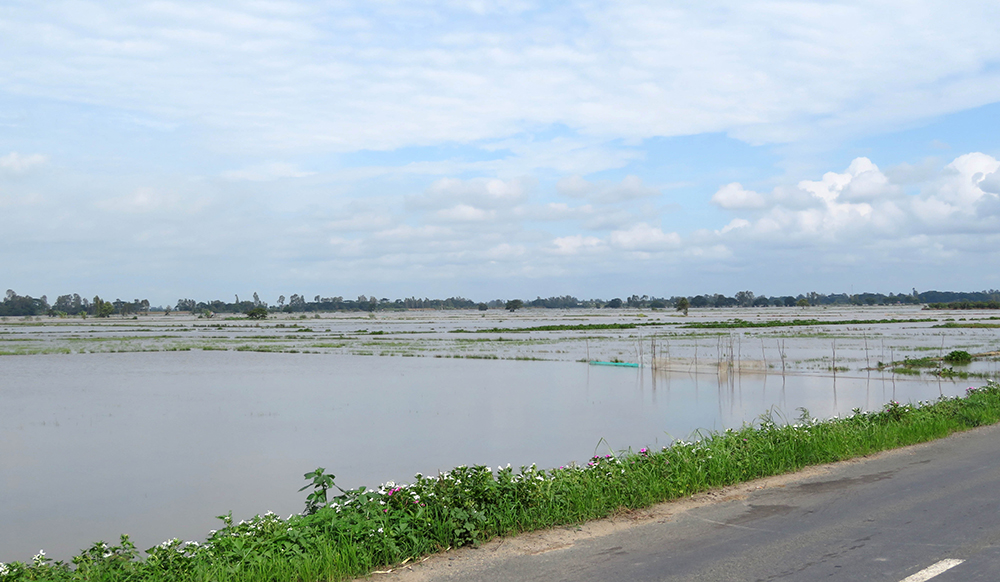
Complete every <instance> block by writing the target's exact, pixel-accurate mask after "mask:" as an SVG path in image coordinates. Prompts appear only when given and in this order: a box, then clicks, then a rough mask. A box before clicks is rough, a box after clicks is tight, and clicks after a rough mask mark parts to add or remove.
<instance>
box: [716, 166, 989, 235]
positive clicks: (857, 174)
mask: <svg viewBox="0 0 1000 582" xmlns="http://www.w3.org/2000/svg"><path fill="white" fill-rule="evenodd" d="M998 169H1000V162H998V161H997V160H996V159H995V158H993V157H992V156H989V155H987V154H983V153H979V152H973V153H969V154H965V155H962V156H959V157H957V158H955V160H953V161H952V162H951V163H949V164H948V165H946V166H945V167H944V168H943V169H941V170H939V171H938V173H937V175H935V176H931V177H930V179H927V180H925V181H924V182H923V183H922V184H921V191H920V193H919V194H917V195H905V194H904V193H903V191H902V188H901V186H900V185H898V184H894V183H892V181H891V180H890V179H889V178H888V177H887V176H886V175H885V174H883V173H882V172H880V171H879V169H878V167H877V166H876V165H875V164H874V163H873V162H872V161H871V160H869V159H868V158H857V159H855V160H854V161H852V162H851V164H850V165H849V166H848V168H847V169H846V170H845V171H844V172H827V173H825V174H824V175H823V176H822V178H821V179H819V180H802V181H800V182H799V183H798V184H797V186H796V187H795V188H794V189H792V188H788V187H787V186H784V187H779V188H776V189H775V194H774V195H772V200H773V206H772V207H771V208H769V209H767V210H766V211H765V212H764V213H763V214H761V215H759V216H757V217H756V218H750V217H747V218H743V217H741V218H737V219H734V220H733V221H732V222H730V223H729V224H728V225H726V226H724V227H723V228H722V229H720V230H718V231H716V234H717V235H718V236H720V237H723V238H726V237H731V236H736V235H739V236H741V237H746V236H750V237H751V238H753V239H755V240H758V241H760V242H762V243H766V244H768V245H769V246H782V245H789V246H791V245H795V244H803V243H805V244H810V245H816V244H819V245H823V244H829V243H831V242H839V243H843V244H848V245H851V246H858V245H865V244H874V242H875V241H886V240H890V239H898V238H900V237H907V236H910V237H913V236H940V235H944V234H953V235H958V234H961V233H969V232H985V231H990V230H991V229H993V230H995V229H997V228H1000V214H998V211H1000V196H998V195H997V193H994V192H991V191H990V190H991V188H993V187H994V186H993V185H994V178H993V176H995V175H996V173H997V171H998ZM730 186H732V185H730ZM726 188H729V186H727V187H724V188H723V189H720V192H723V191H724V190H725V189H726ZM793 190H797V191H798V194H797V195H795V194H792V191H793ZM779 191H780V192H781V194H780V195H778V192H779ZM717 197H719V195H718V194H717ZM804 197H809V198H810V199H811V204H804V203H803V202H802V201H803V198H804ZM784 200H792V201H794V202H795V204H791V205H789V204H784V203H783V201H784ZM713 201H715V199H713Z"/></svg>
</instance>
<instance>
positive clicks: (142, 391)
mask: <svg viewBox="0 0 1000 582" xmlns="http://www.w3.org/2000/svg"><path fill="white" fill-rule="evenodd" d="M0 378H2V379H3V380H2V384H0V460H2V461H0V487H2V491H3V500H4V502H3V503H2V504H0V523H2V524H3V527H2V528H0V561H11V560H28V559H30V557H31V555H32V554H34V553H35V552H37V550H38V549H39V548H45V549H46V551H47V552H48V553H49V555H50V556H54V557H56V558H62V559H67V558H69V557H70V556H71V555H73V554H75V553H78V552H79V550H81V549H82V548H84V547H86V546H89V544H90V543H92V542H94V541H97V540H101V539H103V540H107V541H114V540H116V539H117V537H118V535H119V534H120V533H128V534H130V535H131V536H132V537H133V540H134V541H135V542H136V544H137V546H138V547H140V548H147V547H150V546H152V545H154V544H156V543H159V542H160V541H163V540H164V539H168V538H171V537H174V536H177V537H181V538H185V539H202V538H203V537H204V535H205V534H206V533H207V531H208V530H209V529H211V528H213V527H218V526H217V525H216V524H217V523H218V522H217V521H216V520H214V519H213V516H216V515H220V514H224V513H227V512H229V511H232V512H233V514H234V516H235V517H236V518H238V519H239V518H245V517H249V516H252V515H254V514H256V513H262V512H264V511H267V510H273V511H276V512H279V513H281V514H283V515H287V514H289V513H291V512H296V511H300V510H301V508H302V506H303V500H304V493H298V492H297V490H298V488H299V487H301V486H302V485H304V484H305V482H304V481H303V479H302V474H303V473H305V472H307V471H310V470H312V469H314V468H315V467H317V466H323V467H326V468H327V469H328V471H329V472H333V473H334V474H336V475H337V482H338V484H340V485H341V486H342V487H345V488H347V487H356V486H359V485H368V486H375V485H378V484H379V483H381V482H383V481H387V480H395V481H407V480H409V479H410V478H412V476H413V474H414V473H416V472H422V473H424V474H433V473H436V472H437V471H439V470H447V469H450V468H452V467H454V466H456V465H458V464H487V465H491V466H496V465H498V464H506V463H511V464H512V465H514V466H515V467H517V466H520V465H528V464H531V463H538V464H539V465H540V466H542V467H552V466H559V465H562V464H566V463H569V462H572V461H584V460H586V459H587V458H589V456H591V455H592V454H594V453H595V452H599V453H604V452H607V451H608V450H609V449H613V450H620V449H624V448H628V447H632V448H634V449H637V448H639V447H642V446H662V445H665V444H668V443H669V442H671V441H672V440H673V439H674V438H684V437H688V436H689V435H690V434H691V432H692V431H694V430H695V429H721V428H725V427H730V426H739V425H740V424H742V423H743V422H749V421H753V420H754V419H755V418H756V417H757V416H758V415H759V414H761V413H762V412H764V411H767V410H769V409H772V408H774V409H775V410H776V411H777V413H778V414H779V415H781V414H784V415H786V416H788V417H795V416H796V415H798V414H799V413H798V412H797V409H798V408H800V407H803V408H807V409H808V410H809V411H810V412H811V413H812V414H813V415H814V416H817V417H829V416H832V415H834V414H838V413H847V412H849V411H850V410H851V409H852V408H854V407H861V408H865V409H873V408H878V407H880V406H881V404H882V403H883V402H885V401H887V400H888V399H891V398H895V399H899V400H920V399H930V398H936V397H937V396H939V395H941V394H945V395H951V394H959V393H961V392H963V391H964V388H965V386H966V383H961V384H955V383H950V382H944V383H938V382H915V381H909V382H908V381H904V380H902V379H900V378H898V377H897V378H896V379H895V380H893V379H892V378H891V377H888V378H884V377H880V376H878V375H875V376H870V375H858V374H854V375H853V376H852V377H845V376H843V375H842V376H840V377H838V378H837V380H836V383H834V382H833V378H832V377H829V376H791V375H790V376H787V377H783V376H781V375H775V374H770V375H764V374H742V375H729V376H726V377H720V376H718V375H715V374H707V375H706V374H699V375H694V374H684V373H674V374H669V375H668V374H663V373H660V374H655V375H654V374H653V373H651V371H650V370H649V369H648V368H647V369H641V370H637V369H627V368H610V367H594V366H588V365H586V364H581V363H577V362H565V361H556V362H532V361H529V362H525V361H502V360H501V361H493V360H455V359H437V358H404V357H360V356H343V355H330V354H268V353H256V352H215V351H207V352H201V351H188V352H158V353H122V354H71V355H38V356H11V357H3V358H0ZM979 383H982V382H979Z"/></svg>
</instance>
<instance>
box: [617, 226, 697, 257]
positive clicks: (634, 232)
mask: <svg viewBox="0 0 1000 582" xmlns="http://www.w3.org/2000/svg"><path fill="white" fill-rule="evenodd" d="M609 241H610V243H611V245H612V246H613V247H615V248H618V249H622V250H628V251H645V252H655V251H663V250H668V249H675V248H677V247H679V246H680V244H681V237H680V235H679V234H677V233H676V232H670V233H667V232H663V230H661V229H660V228H658V227H655V226H650V225H648V224H646V223H639V224H636V225H635V226H633V227H632V228H630V229H628V230H616V231H613V232H612V233H611V236H610V238H609Z"/></svg>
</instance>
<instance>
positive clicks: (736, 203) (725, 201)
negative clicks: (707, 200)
mask: <svg viewBox="0 0 1000 582" xmlns="http://www.w3.org/2000/svg"><path fill="white" fill-rule="evenodd" d="M712 204H715V205H716V206H720V207H722V208H726V209H730V210H734V209H744V208H762V207H763V206H764V204H765V202H764V197H763V196H761V195H760V194H758V193H756V192H754V191H753V190H746V189H744V188H743V186H742V185H741V184H740V183H739V182H733V183H731V184H726V185H725V186H723V187H722V188H719V190H718V191H717V192H716V193H715V194H713V195H712Z"/></svg>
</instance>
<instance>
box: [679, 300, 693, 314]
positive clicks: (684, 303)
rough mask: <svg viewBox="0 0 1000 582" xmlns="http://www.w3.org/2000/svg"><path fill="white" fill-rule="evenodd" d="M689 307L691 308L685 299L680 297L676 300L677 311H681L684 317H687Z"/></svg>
mask: <svg viewBox="0 0 1000 582" xmlns="http://www.w3.org/2000/svg"><path fill="white" fill-rule="evenodd" d="M689 307H691V304H690V302H688V298H687V297H681V298H680V299H678V300H677V311H683V312H684V315H687V314H688V308H689Z"/></svg>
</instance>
